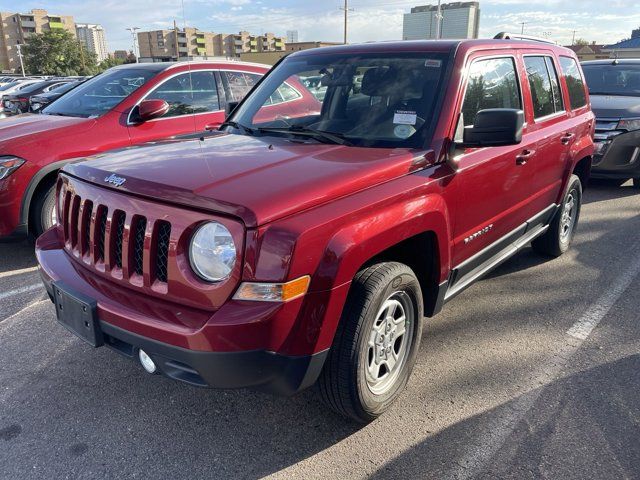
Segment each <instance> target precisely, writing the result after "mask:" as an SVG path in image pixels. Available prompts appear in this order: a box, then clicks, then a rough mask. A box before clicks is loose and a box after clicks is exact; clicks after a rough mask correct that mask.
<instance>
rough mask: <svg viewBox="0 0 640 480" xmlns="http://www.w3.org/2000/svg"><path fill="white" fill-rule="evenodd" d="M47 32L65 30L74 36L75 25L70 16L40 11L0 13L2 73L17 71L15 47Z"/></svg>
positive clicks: (17, 63) (18, 61)
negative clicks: (31, 36)
mask: <svg viewBox="0 0 640 480" xmlns="http://www.w3.org/2000/svg"><path fill="white" fill-rule="evenodd" d="M49 30H66V31H68V32H69V33H71V34H72V35H73V36H74V37H75V36H76V25H75V22H74V20H73V17H72V16H70V15H54V14H49V13H48V12H47V11H46V10H41V9H34V10H31V11H30V12H29V13H6V12H0V68H1V69H2V70H3V71H12V72H16V71H19V70H20V58H19V57H18V47H17V45H22V44H24V43H25V41H26V39H27V38H29V35H32V34H34V33H43V32H46V31H49Z"/></svg>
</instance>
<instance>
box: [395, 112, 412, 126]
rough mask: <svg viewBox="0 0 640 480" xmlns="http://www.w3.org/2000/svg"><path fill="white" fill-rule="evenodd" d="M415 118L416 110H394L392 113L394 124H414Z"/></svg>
mask: <svg viewBox="0 0 640 480" xmlns="http://www.w3.org/2000/svg"><path fill="white" fill-rule="evenodd" d="M417 119H418V116H417V115H416V112H412V111H410V110H396V113H394V115H393V123H395V124H396V125H398V124H400V125H415V124H416V120H417Z"/></svg>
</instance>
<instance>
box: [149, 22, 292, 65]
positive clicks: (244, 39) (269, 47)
mask: <svg viewBox="0 0 640 480" xmlns="http://www.w3.org/2000/svg"><path fill="white" fill-rule="evenodd" d="M138 47H139V49H140V61H141V62H170V61H176V60H193V59H211V58H220V57H224V58H240V54H241V53H246V52H280V51H284V50H285V39H284V38H283V37H277V36H275V35H274V34H273V33H265V34H264V35H252V34H251V33H249V32H239V33H237V34H229V33H214V32H203V31H201V30H198V29H197V28H190V27H185V28H173V29H169V30H153V31H149V32H138Z"/></svg>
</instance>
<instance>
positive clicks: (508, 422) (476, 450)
mask: <svg viewBox="0 0 640 480" xmlns="http://www.w3.org/2000/svg"><path fill="white" fill-rule="evenodd" d="M629 253H630V255H629V258H633V259H634V260H633V261H632V262H631V263H628V264H627V265H626V268H624V266H620V268H619V269H618V270H617V271H620V272H622V273H621V274H620V275H619V276H618V278H617V279H616V280H615V281H614V282H613V284H612V285H611V288H610V289H609V290H608V291H607V292H605V293H604V294H603V295H601V296H600V297H599V298H598V299H597V300H596V301H595V302H594V303H593V304H591V306H590V307H589V308H588V309H587V311H586V312H585V313H584V314H583V315H582V316H581V317H580V319H579V320H578V321H577V322H576V323H574V324H573V326H572V327H571V328H570V329H569V330H568V331H567V332H566V333H567V335H568V336H569V337H570V338H568V339H567V343H565V344H564V345H562V347H560V349H559V350H557V351H556V352H553V355H552V356H550V357H549V359H548V360H547V362H546V363H544V364H543V365H542V369H541V371H540V372H539V373H538V374H537V375H536V377H534V379H533V381H532V382H531V383H530V385H536V386H537V385H541V386H540V387H539V388H535V389H532V390H530V391H528V392H526V393H523V394H522V395H520V396H519V397H517V398H516V399H514V400H512V401H510V402H507V403H505V404H503V405H500V406H498V407H496V408H495V409H494V410H493V411H492V412H491V414H490V420H489V421H488V422H487V424H486V425H483V426H482V430H483V433H482V434H481V435H480V436H479V437H478V438H477V439H475V440H472V441H471V442H470V443H469V445H468V447H467V451H466V452H464V453H463V454H462V455H461V458H460V459H459V460H457V461H456V465H455V466H454V467H453V468H452V469H450V470H449V471H448V472H446V474H445V475H443V477H442V478H444V479H447V480H453V479H455V480H462V479H464V480H466V479H472V478H476V477H477V476H479V475H480V474H481V473H482V472H483V471H484V470H485V468H486V466H487V464H488V463H489V461H490V460H491V459H492V458H493V456H494V455H495V454H496V453H497V452H498V451H499V450H500V448H502V446H503V445H504V444H505V442H506V441H507V439H508V438H509V436H510V435H511V434H512V432H513V431H514V429H515V428H516V427H517V426H518V424H519V423H520V422H521V421H522V419H523V418H524V417H525V416H526V415H527V413H528V412H529V411H530V410H531V408H532V407H533V406H534V404H535V402H536V400H537V399H538V398H539V397H540V395H541V394H542V392H543V391H544V389H545V387H546V386H547V385H549V384H550V383H552V382H553V381H554V380H555V379H556V378H557V377H558V376H559V375H560V374H561V373H562V371H563V370H564V369H566V367H567V365H568V364H569V362H570V361H571V357H573V355H574V354H575V353H576V352H577V351H578V349H579V348H580V346H581V345H582V344H583V343H584V341H585V340H586V339H587V337H588V336H589V335H590V334H591V332H592V331H593V329H594V328H595V327H596V326H597V325H598V324H599V323H600V321H601V320H602V319H603V318H604V317H605V316H606V315H607V313H608V312H609V310H611V307H613V306H614V305H615V303H616V301H618V299H619V298H620V297H621V296H622V294H623V293H624V292H625V290H626V289H627V288H628V287H629V285H630V284H631V282H633V280H634V279H635V278H636V277H637V276H638V275H639V274H640V242H637V243H636V244H635V245H633V247H632V248H631V249H630V251H629ZM625 260H626V259H625ZM613 267H614V268H616V267H618V265H614V266H613Z"/></svg>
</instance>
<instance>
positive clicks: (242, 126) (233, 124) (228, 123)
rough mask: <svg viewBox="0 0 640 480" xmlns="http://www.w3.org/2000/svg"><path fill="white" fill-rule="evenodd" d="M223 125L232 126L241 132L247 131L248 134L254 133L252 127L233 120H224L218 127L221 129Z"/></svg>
mask: <svg viewBox="0 0 640 480" xmlns="http://www.w3.org/2000/svg"><path fill="white" fill-rule="evenodd" d="M224 127H233V128H235V129H238V130H242V131H243V132H245V133H248V134H249V135H255V133H256V132H255V130H254V129H253V128H249V127H246V126H244V125H242V124H241V123H238V122H235V121H233V120H227V121H226V122H223V123H222V125H220V127H219V129H220V130H221V129H223V128H224Z"/></svg>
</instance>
